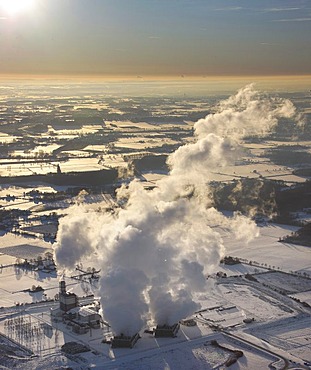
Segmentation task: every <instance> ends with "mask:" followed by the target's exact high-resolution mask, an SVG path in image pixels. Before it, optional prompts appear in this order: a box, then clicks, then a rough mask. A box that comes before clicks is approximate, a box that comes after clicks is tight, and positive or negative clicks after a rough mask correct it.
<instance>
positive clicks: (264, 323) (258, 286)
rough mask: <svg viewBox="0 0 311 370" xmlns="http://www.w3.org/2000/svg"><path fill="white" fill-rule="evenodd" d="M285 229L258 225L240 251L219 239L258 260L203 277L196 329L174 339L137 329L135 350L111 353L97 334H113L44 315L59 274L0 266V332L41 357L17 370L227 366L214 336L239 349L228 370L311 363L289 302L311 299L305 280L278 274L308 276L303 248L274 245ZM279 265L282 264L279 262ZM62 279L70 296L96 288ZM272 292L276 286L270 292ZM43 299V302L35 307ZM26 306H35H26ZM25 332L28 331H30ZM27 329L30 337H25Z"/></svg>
mask: <svg viewBox="0 0 311 370" xmlns="http://www.w3.org/2000/svg"><path fill="white" fill-rule="evenodd" d="M291 230H292V228H291V227H286V226H280V225H267V226H263V227H261V228H260V231H261V232H260V236H259V237H258V238H257V239H255V241H253V242H251V243H250V244H249V245H243V246H242V245H239V243H238V242H236V241H233V240H230V241H229V240H226V239H225V244H226V249H227V254H231V255H234V256H237V257H242V258H243V257H244V258H247V259H252V260H253V261H256V262H258V265H256V266H254V265H247V264H237V265H232V266H230V265H224V264H221V265H220V266H219V269H218V271H223V272H225V273H226V274H227V277H226V278H225V277H223V278H218V277H216V276H211V277H209V279H208V287H207V291H206V293H205V294H204V293H203V294H202V293H200V294H198V295H197V297H196V300H197V302H199V303H200V304H201V311H200V312H197V313H196V314H194V316H193V318H194V319H195V320H196V322H197V325H196V326H195V327H186V326H183V325H181V329H180V331H179V332H178V335H177V338H172V339H170V338H163V339H162V338H158V339H156V338H154V337H153V336H152V335H150V334H146V333H144V332H143V331H142V332H141V333H140V334H141V337H142V338H141V339H140V340H139V341H138V342H137V343H136V345H135V347H134V348H133V349H114V350H112V349H111V348H110V346H109V345H108V344H104V343H102V342H101V341H102V338H103V337H106V336H108V338H109V337H110V336H111V333H110V332H109V330H108V329H107V328H106V327H105V326H103V327H102V328H100V329H92V331H89V332H88V333H86V334H83V335H77V334H74V333H73V332H72V331H71V328H70V327H67V326H66V325H64V324H63V323H62V322H61V321H58V322H55V321H52V320H51V317H50V315H49V310H50V308H52V307H57V306H58V302H57V301H56V302H54V301H53V300H52V301H48V302H47V301H45V300H46V299H53V298H54V296H55V295H56V294H57V293H58V289H59V287H58V284H59V279H60V277H61V272H59V274H58V275H57V274H55V273H51V274H47V273H43V272H39V271H28V272H27V271H24V270H22V269H17V268H15V267H13V266H12V267H3V268H2V269H1V273H0V294H1V306H3V307H4V308H2V309H1V310H0V331H1V332H2V333H3V334H5V335H7V336H8V337H10V338H12V339H14V340H15V341H17V342H19V343H21V344H22V345H23V346H26V347H27V348H29V349H30V350H31V351H33V352H34V353H36V354H38V355H39V357H38V358H36V359H33V360H31V361H28V362H25V363H23V367H22V365H21V364H20V363H17V364H16V368H19V369H22V368H23V369H44V368H46V367H47V366H55V367H57V366H58V367H60V366H71V367H72V368H73V369H85V368H86V366H88V367H91V368H92V367H94V368H98V369H118V370H119V369H129V370H132V369H133V370H134V369H135V370H136V369H137V370H142V369H150V370H163V369H170V370H177V369H192V368H193V369H222V368H225V365H224V362H225V361H226V360H227V359H228V358H229V357H230V352H227V351H226V350H223V349H220V348H215V347H213V346H212V345H211V340H212V339H217V341H218V343H219V344H222V345H225V346H227V347H229V348H231V349H237V350H241V351H243V354H244V356H243V357H241V358H240V359H238V361H237V363H235V364H234V365H232V366H231V367H230V368H231V369H234V370H235V369H236V370H237V369H256V370H257V369H267V368H268V367H269V365H271V364H272V363H274V364H275V366H276V368H282V366H284V360H282V357H284V353H288V356H291V357H288V358H290V359H292V360H294V361H296V362H297V361H298V362H300V363H303V362H306V361H310V360H311V358H310V353H311V342H310V340H309V337H310V335H311V321H310V313H309V311H308V310H309V309H308V308H307V307H303V305H302V304H301V303H299V302H296V301H294V300H293V299H291V298H290V297H295V298H299V299H300V300H301V301H302V302H303V301H305V302H307V300H303V298H304V297H307V299H308V297H310V291H311V280H310V279H308V278H306V277H303V276H296V275H293V274H288V273H285V272H282V271H281V270H278V267H281V268H282V269H283V270H284V271H287V272H288V271H306V272H310V258H309V256H310V250H309V249H308V248H306V247H298V246H291V247H289V246H288V245H286V244H282V243H279V242H278V238H279V237H280V236H283V235H284V234H287V233H289V232H290V231H291ZM224 237H225V233H224ZM225 238H226V237H225ZM1 240H2V241H3V243H2V244H1V246H2V247H3V250H4V251H8V250H10V247H11V248H12V247H13V248H18V245H21V244H26V243H24V240H23V238H20V237H18V238H17V237H12V236H10V235H5V236H3V237H1ZM258 245H261V246H262V247H261V248H262V250H259V248H258ZM34 246H36V247H37V248H45V249H46V250H48V248H46V247H47V246H49V244H46V243H44V242H43V241H38V240H36V242H34V245H33V247H34ZM26 250H27V248H26ZM280 250H281V253H283V255H285V253H286V255H285V257H284V258H282V259H280V257H279V256H280ZM287 259H288V261H286V260H287ZM283 260H285V263H283V264H282V263H279V264H278V263H277V261H279V262H282V261H283ZM265 265H266V266H265ZM269 265H271V268H272V266H274V267H273V268H274V269H275V271H269V270H268V266H269ZM246 274H251V275H253V276H254V277H255V278H256V280H257V282H254V281H249V280H248V279H246V278H245V275H246ZM64 278H65V280H66V283H67V287H68V290H69V291H71V292H75V293H76V294H77V295H78V296H80V297H83V296H86V295H88V294H90V293H94V294H95V296H96V292H97V291H96V284H95V285H94V284H90V282H89V281H88V280H85V281H79V280H75V279H72V278H70V277H68V276H67V277H64ZM8 281H10V285H9V286H8V284H7V282H8ZM263 284H265V285H268V286H265V285H263ZM33 285H40V286H42V287H43V289H44V291H43V292H38V293H29V292H27V291H26V292H24V291H23V290H25V289H29V288H31V287H32V286H33ZM271 288H276V291H273V290H272V289H271ZM280 290H284V291H285V292H286V293H288V295H284V294H283V295H282V294H280V292H279V291H280ZM309 299H310V298H309ZM41 300H43V302H42V303H38V302H39V301H41ZM15 302H24V303H26V302H28V305H24V306H19V307H15V306H14V304H15ZM31 302H33V303H32V304H30V303H31ZM12 306H13V307H12ZM245 319H254V321H252V322H251V323H248V324H246V323H245V322H244V321H243V320H245ZM210 326H211V327H213V328H217V327H218V329H217V330H225V331H227V330H229V333H231V334H233V335H237V336H238V337H241V338H240V339H239V338H232V337H230V336H227V335H225V334H220V333H215V332H214V331H213V330H212V329H211V328H210ZM13 327H14V329H13ZM22 328H24V329H22ZM25 328H26V329H27V328H28V329H27V330H28V334H26V332H27V330H26V329H25ZM29 328H30V329H29ZM25 330H26V331H25ZM29 330H30V332H31V333H35V334H33V335H32V336H31V334H29ZM244 332H245V336H246V333H248V336H246V337H245V338H247V341H246V342H245V341H244V339H245V338H244V337H243V333H244ZM242 337H243V338H244V339H243V338H242ZM256 338H260V339H261V341H260V340H258V339H256ZM68 341H77V342H82V343H84V344H86V345H88V346H89V347H90V348H91V350H92V351H91V352H86V353H83V354H80V355H76V356H73V357H72V356H71V357H70V358H68V357H66V356H64V355H62V354H61V350H60V348H61V346H62V344H63V343H65V342H68ZM265 343H266V344H267V345H265ZM257 345H259V347H260V348H259V347H257ZM285 357H286V356H285ZM277 363H278V365H276V364H277Z"/></svg>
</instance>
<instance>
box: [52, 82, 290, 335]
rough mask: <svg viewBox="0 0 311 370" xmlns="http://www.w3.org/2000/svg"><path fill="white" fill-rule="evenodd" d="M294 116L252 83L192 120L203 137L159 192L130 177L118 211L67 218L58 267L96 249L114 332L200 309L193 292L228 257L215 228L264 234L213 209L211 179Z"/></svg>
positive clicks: (180, 154) (175, 160) (181, 155)
mask: <svg viewBox="0 0 311 370" xmlns="http://www.w3.org/2000/svg"><path fill="white" fill-rule="evenodd" d="M294 115H295V109H294V106H293V105H292V103H291V102H289V101H288V100H281V99H269V98H267V97H264V96H261V95H260V94H259V93H258V92H257V91H255V89H254V87H253V86H252V85H249V86H246V87H245V88H243V89H241V90H240V91H238V93H237V94H236V95H234V96H232V97H230V98H229V99H227V100H225V101H223V102H221V103H220V104H219V106H218V109H217V111H216V113H214V114H210V115H208V116H207V117H205V118H203V119H200V120H199V121H198V122H197V123H196V124H195V126H194V127H195V136H196V138H197V141H196V142H195V143H194V144H187V145H185V146H182V147H180V148H179V149H178V150H176V151H175V152H174V153H173V154H172V155H170V157H169V159H168V164H169V166H170V168H171V171H170V174H169V176H167V177H166V178H165V179H163V180H162V181H159V182H158V187H157V188H155V189H154V190H152V191H146V190H144V188H143V186H142V184H141V183H140V182H138V181H133V182H131V183H130V185H129V186H128V188H125V187H121V188H120V189H119V191H118V197H119V198H120V199H121V198H124V199H125V200H126V203H125V205H124V206H123V208H120V209H119V210H118V211H117V212H116V213H115V214H114V215H111V214H99V213H95V212H88V211H87V210H86V209H85V208H84V207H83V206H79V207H75V208H74V210H73V211H72V212H71V213H70V214H69V215H68V216H67V217H65V218H64V219H63V220H62V222H61V223H60V227H59V233H58V243H57V246H56V248H55V256H56V260H57V264H58V265H59V266H60V267H61V266H63V267H64V268H68V269H70V268H73V267H74V266H75V264H77V263H78V262H79V261H81V260H84V259H86V258H87V257H88V256H90V255H91V254H94V253H96V255H97V256H98V264H99V266H98V267H100V268H101V275H102V276H101V280H100V292H99V294H100V297H101V304H102V310H103V315H104V318H105V320H107V321H108V322H109V323H110V325H111V327H112V329H113V331H114V332H115V333H116V334H120V333H124V334H127V335H130V334H134V333H135V332H137V331H139V330H140V329H141V328H142V327H143V326H144V325H145V324H146V323H147V321H148V320H150V319H152V320H153V321H154V322H156V323H158V324H173V323H175V322H177V321H178V320H180V319H182V318H185V317H186V316H188V315H190V314H192V313H193V312H194V311H195V310H196V309H198V308H199V306H198V304H197V303H196V302H195V301H194V299H193V294H194V293H195V292H200V291H204V290H205V289H206V275H207V274H209V273H211V272H212V271H215V269H216V267H217V265H218V263H219V260H220V258H221V257H222V256H223V255H224V246H223V241H222V238H221V235H220V234H219V232H218V231H217V228H215V227H214V226H216V225H218V226H221V227H224V228H226V229H227V230H231V232H232V234H233V235H234V237H238V238H244V239H245V240H246V241H247V240H250V239H251V238H253V237H254V236H256V235H257V228H256V225H255V224H254V223H253V222H252V221H251V220H249V219H248V218H246V217H244V216H241V215H238V214H236V215H235V216H234V217H233V218H227V217H225V216H223V215H222V214H221V213H219V212H218V211H216V210H215V209H214V208H213V207H211V206H210V204H211V199H210V195H209V188H208V182H209V179H210V173H211V172H212V171H213V170H214V169H215V168H219V167H221V166H224V165H227V164H229V163H232V161H234V160H235V159H236V158H237V157H238V156H239V143H240V142H241V140H242V139H243V137H244V136H245V135H246V134H247V135H250V134H252V135H262V134H264V133H267V132H268V131H269V130H271V128H273V127H274V126H275V125H276V123H277V120H278V118H280V117H293V116H294Z"/></svg>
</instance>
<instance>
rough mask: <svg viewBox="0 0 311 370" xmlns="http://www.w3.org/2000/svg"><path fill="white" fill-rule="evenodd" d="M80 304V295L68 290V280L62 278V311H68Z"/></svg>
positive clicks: (60, 297)
mask: <svg viewBox="0 0 311 370" xmlns="http://www.w3.org/2000/svg"><path fill="white" fill-rule="evenodd" d="M77 306H78V297H77V295H76V294H74V293H69V292H67V291H66V282H65V280H61V281H60V282H59V308H60V310H61V311H62V312H67V311H69V310H71V309H72V308H74V307H77Z"/></svg>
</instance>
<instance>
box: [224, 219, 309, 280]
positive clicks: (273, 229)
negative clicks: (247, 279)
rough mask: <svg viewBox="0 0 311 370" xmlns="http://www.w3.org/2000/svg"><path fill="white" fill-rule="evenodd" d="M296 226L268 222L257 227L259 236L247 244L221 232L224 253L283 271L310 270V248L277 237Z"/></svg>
mask: <svg viewBox="0 0 311 370" xmlns="http://www.w3.org/2000/svg"><path fill="white" fill-rule="evenodd" d="M296 230H297V227H294V226H288V225H277V224H268V225H267V226H262V227H260V228H259V231H260V235H259V237H257V238H255V239H253V240H252V241H251V242H249V243H248V244H244V243H241V242H240V241H237V240H232V239H230V238H229V236H228V235H227V234H226V233H225V232H223V238H224V244H225V248H226V254H227V255H231V256H234V257H241V258H246V259H248V260H250V261H257V262H258V263H259V264H266V265H267V266H269V265H270V266H271V267H272V266H275V267H276V268H278V267H279V268H280V269H281V270H283V271H287V272H289V271H300V272H309V273H310V272H311V248H309V247H304V246H300V245H295V244H289V243H283V242H282V243H281V242H279V238H280V237H283V236H285V235H288V234H290V233H291V232H292V231H296Z"/></svg>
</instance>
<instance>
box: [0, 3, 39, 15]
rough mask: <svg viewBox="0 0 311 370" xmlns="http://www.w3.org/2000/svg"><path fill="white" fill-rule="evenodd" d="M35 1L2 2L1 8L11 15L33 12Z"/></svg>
mask: <svg viewBox="0 0 311 370" xmlns="http://www.w3.org/2000/svg"><path fill="white" fill-rule="evenodd" d="M33 6H34V0H0V8H1V9H3V10H4V11H5V12H7V13H9V14H17V13H20V12H22V11H28V10H31V9H32V8H33Z"/></svg>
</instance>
